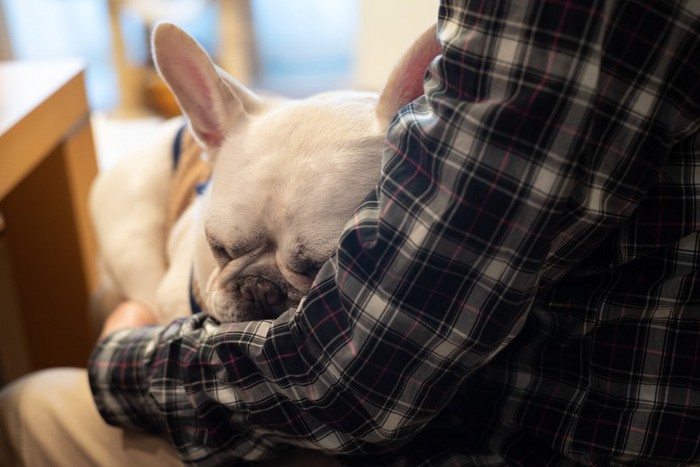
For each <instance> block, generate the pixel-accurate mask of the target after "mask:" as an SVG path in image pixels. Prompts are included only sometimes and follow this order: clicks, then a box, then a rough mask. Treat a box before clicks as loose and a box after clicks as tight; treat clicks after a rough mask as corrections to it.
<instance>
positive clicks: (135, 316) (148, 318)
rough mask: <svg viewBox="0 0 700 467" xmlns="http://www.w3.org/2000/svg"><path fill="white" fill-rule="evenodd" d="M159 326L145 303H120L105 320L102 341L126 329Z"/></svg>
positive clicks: (131, 301) (101, 335)
mask: <svg viewBox="0 0 700 467" xmlns="http://www.w3.org/2000/svg"><path fill="white" fill-rule="evenodd" d="M155 324H158V322H157V321H156V317H155V314H154V313H153V311H152V310H151V309H150V308H148V307H147V306H146V305H144V304H143V303H140V302H137V301H133V300H130V301H126V302H122V303H120V304H119V305H118V306H117V307H116V308H115V309H114V310H112V312H111V313H110V314H109V316H108V317H107V319H106V320H105V324H104V326H103V327H102V333H101V334H100V339H102V338H104V337H107V336H108V335H109V334H111V333H113V332H115V331H118V330H120V329H125V328H138V327H142V326H153V325H155Z"/></svg>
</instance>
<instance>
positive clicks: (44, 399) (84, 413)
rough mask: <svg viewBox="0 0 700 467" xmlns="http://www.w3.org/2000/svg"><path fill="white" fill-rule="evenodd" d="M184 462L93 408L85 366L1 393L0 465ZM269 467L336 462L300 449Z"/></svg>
mask: <svg viewBox="0 0 700 467" xmlns="http://www.w3.org/2000/svg"><path fill="white" fill-rule="evenodd" d="M17 465H24V466H38V467H54V466H67V467H68V466H70V467H81V466H106V467H113V466H114V467H118V466H128V467H139V466H146V467H160V466H176V465H178V466H180V465H182V464H181V463H180V461H179V460H178V457H177V453H176V451H175V449H174V448H172V447H171V446H170V445H169V444H168V443H167V442H166V441H164V440H163V439H161V438H159V437H156V436H152V435H149V434H146V433H143V432H129V431H124V430H121V429H119V428H115V427H112V426H109V425H107V424H106V423H105V422H104V421H103V420H102V418H101V417H100V415H99V414H98V412H97V409H96V408H95V405H94V402H93V400H92V395H91V394H90V387H89V384H88V378H87V373H86V371H85V370H79V369H72V368H71V369H68V368H59V369H52V370H45V371H41V372H38V373H34V374H32V375H29V376H28V377H25V378H22V379H20V380H18V381H16V382H14V383H13V384H11V385H10V386H8V387H7V388H5V389H3V391H2V392H0V466H2V467H5V466H17ZM264 465H266V466H273V465H274V466H288V467H292V466H333V465H337V464H336V463H335V461H333V460H332V459H331V458H328V457H324V456H322V455H320V454H316V453H311V452H300V453H299V454H298V455H297V456H294V458H288V459H285V461H284V462H281V461H275V462H270V463H265V464H264Z"/></svg>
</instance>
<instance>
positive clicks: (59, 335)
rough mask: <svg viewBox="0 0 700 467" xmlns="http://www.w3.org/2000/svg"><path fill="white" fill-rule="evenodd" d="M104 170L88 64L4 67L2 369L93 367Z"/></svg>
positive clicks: (0, 71) (10, 374) (7, 372)
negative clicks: (94, 203) (94, 198)
mask: <svg viewBox="0 0 700 467" xmlns="http://www.w3.org/2000/svg"><path fill="white" fill-rule="evenodd" d="M96 173H97V162H96V158H95V150H94V144H93V139H92V132H91V128H90V120H89V109H88V104H87V98H86V94H85V83H84V75H83V66H82V64H81V63H80V62H79V61H40V62H31V61H30V62H21V61H18V62H0V213H1V214H2V217H3V219H4V222H3V223H4V227H2V232H1V233H0V240H1V241H2V244H1V245H0V255H3V253H4V255H3V256H4V257H3V258H2V263H3V264H4V265H5V267H4V268H3V269H2V270H1V271H0V319H2V324H0V371H2V374H3V378H4V379H5V380H6V381H7V380H11V379H14V378H15V377H17V376H20V375H21V374H24V373H27V372H28V371H31V370H36V369H39V368H46V367H52V366H65V365H70V366H84V364H85V362H86V360H87V358H88V356H89V352H90V349H91V347H92V344H93V331H92V329H91V325H90V316H89V296H90V293H91V292H92V290H93V289H94V286H95V281H96V271H95V260H94V252H95V242H94V238H93V234H92V230H91V227H90V224H89V220H88V215H87V194H88V190H89V187H90V183H91V182H92V179H93V178H94V176H95V174H96Z"/></svg>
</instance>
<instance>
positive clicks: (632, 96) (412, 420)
mask: <svg viewBox="0 0 700 467" xmlns="http://www.w3.org/2000/svg"><path fill="white" fill-rule="evenodd" d="M697 14H698V9H697V7H696V6H693V4H692V2H689V3H687V4H681V3H680V2H679V4H673V2H665V3H664V5H662V6H661V5H650V3H649V2H641V1H639V2H634V1H630V2H622V1H621V2H595V1H590V2H563V1H555V0H550V1H532V2H500V1H481V2H466V1H463V2H460V1H444V2H442V4H441V7H440V14H439V22H438V35H439V39H440V41H441V43H442V46H443V51H444V53H443V55H442V56H441V57H440V58H439V59H437V60H435V61H434V62H433V63H432V65H431V67H430V70H429V72H428V73H427V75H426V82H425V97H424V98H422V99H420V100H418V101H416V102H414V103H413V104H411V105H410V106H408V107H406V108H404V109H403V110H402V112H400V114H399V116H398V117H397V118H396V119H395V121H394V122H393V124H392V126H391V128H390V130H389V134H388V137H387V141H386V147H385V150H384V153H383V164H382V177H381V181H380V183H379V185H378V187H377V189H376V190H375V191H374V192H373V193H371V194H370V195H369V196H368V197H367V199H366V200H365V202H364V203H363V204H362V205H361V206H360V207H359V208H358V210H357V211H356V214H355V216H354V218H353V219H352V220H351V221H350V222H349V223H348V225H347V227H346V229H345V232H344V234H343V236H342V238H341V240H340V244H339V248H338V251H337V254H336V255H335V256H334V257H333V258H331V260H330V261H329V262H327V263H326V264H325V265H324V267H323V268H322V270H321V272H320V273H319V276H318V278H317V280H316V282H315V285H314V287H313V288H312V290H311V291H310V293H309V294H308V296H307V297H306V298H305V300H304V301H303V302H302V304H301V305H300V307H299V308H298V309H297V310H290V311H288V312H287V313H285V314H283V315H282V316H281V317H280V318H279V319H277V320H275V321H274V322H270V321H261V322H251V323H234V324H226V325H221V326H217V325H216V324H215V323H213V322H212V321H211V320H209V319H207V318H205V317H202V316H195V317H193V318H191V319H189V320H186V321H182V322H178V323H175V324H173V325H171V326H169V327H167V328H165V329H162V330H157V331H156V330H153V331H152V333H151V334H150V336H149V335H146V334H136V333H120V334H118V335H115V336H113V337H112V338H110V339H109V340H107V341H106V342H104V343H103V344H102V345H101V346H100V347H98V348H97V350H96V352H95V353H94V355H93V360H92V362H91V366H90V372H91V376H92V384H93V388H94V391H95V397H96V399H97V401H98V406H99V407H100V409H101V411H102V413H103V414H105V415H106V416H107V417H108V418H109V419H110V420H112V421H114V422H116V423H119V424H125V425H126V424H129V425H131V424H134V423H135V424H139V425H142V426H151V427H164V430H166V431H167V433H168V435H169V436H170V439H171V440H172V442H173V443H174V445H175V446H176V447H177V448H178V449H179V450H180V453H181V455H182V457H183V460H185V461H186V462H193V463H198V464H201V465H220V464H224V463H227V462H229V463H230V462H234V461H235V459H247V460H254V459H260V458H263V457H265V456H267V455H270V454H271V453H274V452H275V451H276V450H279V449H281V446H283V445H286V444H291V445H296V446H305V447H310V448H314V449H322V450H325V451H327V452H330V453H336V454H345V455H352V456H376V457H375V458H386V456H389V457H391V456H394V457H393V459H394V460H395V461H396V462H399V461H397V460H396V459H399V457H400V456H398V455H396V454H395V453H396V452H401V453H403V454H402V455H408V454H407V453H410V452H415V451H416V450H417V449H419V446H421V445H420V442H419V441H420V440H421V439H423V438H421V434H422V433H429V432H430V431H431V430H430V429H431V427H434V424H435V423H436V422H437V421H438V420H446V419H447V418H449V416H447V415H446V412H445V409H446V407H448V404H452V403H453V402H454V401H455V399H456V397H455V395H456V394H459V393H460V391H461V390H462V389H461V388H464V385H465V384H469V382H470V381H472V380H477V378H482V377H483V375H484V374H485V373H488V371H486V372H485V371H483V370H484V369H488V368H491V366H490V364H491V365H492V366H493V368H505V369H502V373H499V375H501V379H500V380H499V381H502V382H503V384H502V385H501V387H508V388H510V389H513V388H515V387H516V386H517V385H518V384H520V383H523V381H525V382H526V383H527V384H526V386H527V389H528V390H530V391H532V390H535V389H533V388H537V389H539V388H548V387H550V386H549V385H555V387H557V388H558V387H560V385H561V384H563V383H562V381H564V380H566V381H567V384H568V381H570V380H576V381H579V382H580V384H581V388H580V389H581V390H582V391H583V388H584V387H585V385H586V384H587V383H586V382H585V377H584V376H583V373H582V374H581V375H579V374H575V375H572V372H574V368H578V366H577V365H581V362H580V361H577V360H576V356H575V355H574V357H572V358H573V359H574V361H575V363H576V365H573V364H572V365H570V366H569V367H567V368H565V369H562V370H561V371H560V373H557V375H558V376H557V377H559V378H561V380H557V379H556V378H554V379H551V378H550V376H547V377H546V378H545V379H542V380H538V379H537V377H538V375H539V376H540V377H542V378H544V376H542V375H540V374H539V373H537V372H535V373H528V374H525V373H523V372H522V371H520V370H519V369H518V368H517V367H510V368H509V367H507V365H505V364H502V362H501V363H499V361H497V359H499V357H500V356H501V354H505V353H506V352H505V351H504V349H506V350H507V349H508V348H512V347H513V346H514V344H513V342H514V340H515V339H518V338H519V337H521V336H519V333H521V331H522V330H523V329H526V328H527V329H528V330H530V329H532V327H533V326H534V325H533V322H534V321H532V319H530V314H531V313H533V309H537V310H540V309H542V307H543V306H544V305H545V303H544V301H543V300H542V297H543V295H544V293H545V292H546V291H547V290H551V289H552V288H555V287H556V285H557V284H558V283H559V282H560V281H561V280H562V278H564V277H571V276H572V275H574V276H575V275H577V274H592V272H595V271H598V270H601V269H605V268H613V267H616V266H618V265H619V264H620V262H625V261H627V260H631V259H634V258H636V257H638V255H641V254H643V252H641V250H634V251H632V250H626V251H627V252H628V254H627V256H624V255H620V256H615V257H611V258H606V259H605V261H602V262H598V263H591V262H587V259H589V258H593V257H595V255H593V253H594V252H599V251H600V250H599V248H600V247H601V242H602V241H603V240H604V239H606V240H607V239H614V238H617V237H616V233H619V231H620V228H621V226H624V225H626V223H629V222H633V221H634V216H635V215H637V212H636V210H637V209H638V207H639V206H640V204H642V202H643V200H644V199H645V197H647V196H648V195H649V193H650V190H652V187H654V186H655V183H656V182H657V181H658V180H659V177H660V174H661V173H662V168H663V167H664V166H665V164H666V163H667V162H668V159H669V154H671V148H672V147H674V145H675V144H676V143H677V142H678V141H681V140H683V139H684V138H685V139H687V138H688V137H690V136H692V135H693V134H695V133H696V132H697V131H698V126H699V124H700V117H699V114H700V112H699V111H698V108H699V106H698V89H697V82H699V81H700V80H698V79H697V76H698V74H697V72H698V65H697V64H698V63H700V61H698V60H695V59H697V58H698V39H697V34H698V20H697ZM640 51H645V52H643V53H642V52H640ZM688 57H691V58H688ZM693 57H694V58H693ZM692 72H694V73H695V74H694V75H693V74H692ZM689 74H690V76H695V78H693V79H690V78H688V75H689ZM691 146H692V144H691ZM696 150H697V149H696V148H695V146H693V149H691V150H690V152H688V154H692V153H693V151H696ZM695 154H696V153H695ZM682 164H689V162H688V159H683V162H682ZM665 180H666V179H665ZM696 180H697V179H696V178H693V177H691V179H690V182H688V184H689V185H692V186H693V188H692V190H690V189H689V190H690V192H692V193H696V191H693V190H696V189H697V188H698V187H697V186H696V185H693V184H697V183H698V182H697V181H696ZM679 183H681V182H679ZM684 183H685V182H684ZM688 206H691V211H692V209H696V210H697V206H696V205H695V204H689V205H688ZM696 212H697V211H696ZM683 213H687V211H683ZM684 215H685V214H684ZM689 216H690V217H691V218H692V220H691V224H690V226H688V225H686V224H683V226H682V228H681V227H678V230H676V231H674V233H673V234H672V236H676V237H674V238H675V239H676V240H677V239H679V238H681V237H682V236H684V235H689V234H690V233H691V232H692V231H693V229H695V230H697V228H698V227H697V225H696V224H693V222H695V223H696V220H695V219H694V217H692V215H691V214H689ZM684 219H687V218H686V217H684ZM683 222H686V220H684V221H683ZM677 224H678V223H675V224H673V226H677ZM657 225H658V223H657ZM669 226H671V224H669ZM660 229H661V227H659V229H657V231H660ZM661 230H663V229H661ZM667 232H670V230H664V235H665V234H666V233H667ZM661 236H662V234H661V233H659V239H658V240H657V241H658V242H661V241H662V240H661V239H660V237H661ZM625 240H629V239H628V238H625ZM673 240H674V239H673V238H671V239H666V240H664V241H666V242H667V243H668V242H672V241H673ZM625 245H626V246H628V245H629V244H628V243H626V244H625ZM689 254H690V253H689ZM692 254H695V255H697V249H696V250H695V253H692ZM692 254H691V256H692ZM697 259H698V258H697V256H695V260H697ZM675 260H677V261H681V262H683V264H686V263H687V261H688V260H687V257H683V258H682V259H679V258H676V259H675ZM606 261H607V262H606ZM616 261H617V263H616ZM669 261H671V262H672V261H674V259H670V260H669ZM669 264H670V263H669ZM695 264H696V265H697V264H698V263H697V262H696V263H695ZM671 269H672V268H669V269H668V270H671ZM652 273H654V272H652ZM583 283H585V282H583ZM693 284H694V283H693ZM616 285H618V284H613V283H605V282H604V283H603V284H602V285H598V284H597V283H596V287H598V288H593V287H591V288H590V289H588V290H589V291H590V290H596V291H597V292H598V293H599V294H600V295H601V296H603V295H604V294H605V293H607V292H609V291H610V290H612V287H614V286H616ZM606 287H610V288H609V289H606ZM697 291H698V289H697V288H694V286H693V287H690V288H685V289H683V294H680V293H678V294H676V295H674V298H673V300H675V302H674V303H675V306H676V307H677V308H676V309H679V310H680V309H685V308H684V307H685V306H686V304H687V303H689V302H690V300H691V299H692V298H693V297H695V298H697ZM654 293H655V294H656V296H655V299H650V300H649V301H648V302H647V303H644V304H642V305H640V307H641V308H640V310H642V311H641V312H640V313H652V314H653V312H654V310H655V309H656V308H655V307H656V306H657V305H658V303H660V302H664V300H666V298H665V297H666V295H664V294H667V293H670V292H668V290H666V289H663V290H662V289H659V290H658V291H655V292H654ZM583 294H585V291H584V292H583ZM626 297H627V298H630V297H631V296H630V295H627V296H626ZM660 297H661V298H662V299H659V298H660ZM696 303H697V302H696ZM645 307H646V308H645ZM590 310H592V312H593V313H595V312H596V309H595V307H594V306H591V308H590ZM534 319H536V320H538V321H536V322H538V323H539V322H542V323H545V324H546V326H544V325H543V326H544V327H542V328H541V329H539V328H537V329H538V332H542V333H545V332H550V333H551V334H549V335H547V334H537V338H536V339H535V338H532V339H533V342H534V341H535V340H537V339H545V340H547V339H549V340H551V341H555V340H556V339H558V338H559V337H560V336H557V335H555V334H554V332H555V328H556V327H557V326H561V322H560V321H556V320H557V319H559V318H556V317H550V318H548V319H550V320H551V322H550V321H548V320H547V319H544V318H542V317H541V316H539V315H538V317H537V318H534ZM562 319H563V318H562ZM598 321H599V320H598ZM598 321H596V320H595V319H590V320H589V321H586V322H585V324H586V325H588V326H594V324H595V323H597V322H598ZM552 323H554V324H552ZM582 326H583V325H582ZM528 335H529V334H528ZM601 335H603V334H601ZM146 337H149V338H146ZM567 338H568V337H567ZM521 344H522V339H520V341H518V345H521ZM543 348H544V347H543ZM548 349H549V347H548ZM523 355H525V354H523ZM527 355H528V356H529V354H527ZM696 356H697V355H696ZM543 358H544V357H543ZM535 360H536V359H535V358H534V357H533V358H532V361H535ZM543 361H544V360H543ZM497 363H498V365H501V366H498V365H497ZM522 368H525V367H522ZM569 368H571V370H569ZM582 371H583V370H582ZM584 373H585V372H584ZM577 378H578V379H577ZM538 383H541V384H538ZM637 389H639V388H637ZM519 390H520V389H519ZM504 391H505V390H504ZM513 391H515V389H513ZM513 394H515V392H513V393H509V394H508V395H507V396H505V395H504V399H503V404H504V406H505V407H506V408H508V409H509V410H512V411H513V412H514V413H519V412H518V409H517V407H518V405H517V404H518V403H517V402H514V401H517V400H518V399H517V397H516V396H515V395H513ZM518 394H526V392H525V390H524V389H523V390H521V391H520V392H519V393H518ZM692 394H693V397H695V395H697V392H694V393H692ZM628 397H630V399H632V400H633V399H634V397H633V396H629V395H628ZM632 403H633V402H632ZM543 405H544V406H546V404H543ZM476 406H477V407H476V409H478V404H476ZM499 407H500V406H499ZM540 408H541V407H540ZM476 409H475V410H476ZM499 410H505V409H499ZM567 410H568V412H564V411H563V412H561V414H560V418H558V419H557V418H556V417H552V419H551V420H549V422H550V423H551V426H544V427H543V426H538V428H537V429H536V430H535V433H536V434H538V435H542V436H545V435H546V436H550V435H551V436H552V437H553V438H556V437H557V436H560V437H561V438H566V437H567V436H568V435H570V432H569V431H567V430H568V429H569V428H567V427H568V425H565V423H564V422H563V421H562V420H564V419H565V418H564V417H565V416H576V414H577V412H576V409H575V408H573V409H570V408H569V409H567ZM132 412H133V415H129V413H132ZM475 413H476V411H475ZM494 413H495V412H494ZM572 413H573V414H574V415H571V414H572ZM443 415H446V417H447V418H445V417H443ZM448 415H449V414H448ZM484 417H485V418H484V419H488V420H491V421H494V420H495V423H497V422H498V420H500V419H499V418H498V417H496V416H494V415H493V413H490V414H488V415H485V416H484ZM541 421H542V420H541ZM472 423H473V424H474V425H475V426H480V425H479V423H481V422H480V421H478V420H476V419H474V420H472V419H469V418H466V419H464V420H463V421H462V422H461V425H460V426H462V427H464V426H467V425H469V424H472ZM508 423H510V424H511V425H508V426H512V425H513V424H515V422H514V421H513V420H512V419H509V422H508ZM448 425H449V424H448ZM450 426H451V425H450ZM630 426H631V425H630ZM557 430H562V432H561V433H560V432H558V431H557ZM452 431H453V432H455V431H454V430H452ZM458 431H459V430H458ZM442 433H443V434H445V433H448V431H447V430H444V431H443V432H442ZM459 433H462V432H461V431H459ZM552 433H555V435H556V436H555V435H552ZM464 436H467V435H466V434H465V435H464ZM473 436H475V438H474V439H477V438H478V439H479V442H480V443H486V442H485V441H484V440H483V439H482V438H479V436H482V437H483V436H485V434H484V433H481V434H479V435H478V436H476V435H473ZM447 438H448V436H447V435H445V436H444V437H443V438H439V437H435V438H434V439H433V440H432V443H433V444H430V445H422V448H423V449H424V450H428V451H430V450H431V449H432V451H433V455H434V457H433V458H432V460H431V461H430V462H428V461H425V460H424V462H426V464H430V465H434V462H436V458H437V457H439V456H440V455H443V454H444V453H445V452H447V451H449V450H450V449H457V450H462V451H464V450H465V449H467V448H465V447H464V446H465V443H464V442H463V440H462V442H461V444H459V441H458V442H456V443H455V444H453V445H451V446H448V447H445V446H444V445H445V444H447V441H445V440H446V439H447ZM557 439H558V438H557ZM466 444H468V443H466ZM487 444H488V443H487ZM545 444H547V443H545ZM551 444H552V445H553V444H554V442H552V443H551ZM458 445H459V447H455V446H458ZM482 446H483V444H482ZM440 449H443V450H444V451H440V452H441V453H443V454H440V455H438V454H436V453H437V451H439V450H440ZM495 449H496V448H495V447H494V446H493V445H489V447H488V449H487V451H488V453H487V454H485V457H483V458H482V459H481V461H479V462H477V461H475V460H474V459H475V457H468V459H470V460H466V461H465V460H464V458H461V459H462V463H463V464H464V463H466V464H469V463H472V464H477V465H480V464H481V463H483V464H484V465H490V464H489V462H490V461H489V459H491V460H492V461H493V465H506V464H507V462H505V461H503V462H502V463H501V464H498V462H497V461H495V460H493V459H495V457H493V456H495V454H493V453H494V452H495V451H494V450H495ZM472 454H473V453H472ZM474 455H475V454H474ZM383 456H384V457H383ZM435 456H437V457H435ZM489 456H492V457H489ZM419 457H420V456H418V457H416V458H415V459H414V460H413V461H412V462H418V463H419V462H421V461H419V460H416V459H418V458H419ZM448 457H449V455H448V454H444V457H442V458H441V459H442V460H443V461H444V460H445V459H447V458H448ZM496 457H497V456H496ZM361 458H364V459H367V457H361ZM423 459H426V458H425V457H424V458H423ZM482 461H483V462H482ZM384 465H389V463H388V461H386V462H384ZM531 465H545V464H544V463H541V464H531ZM547 465H552V464H547Z"/></svg>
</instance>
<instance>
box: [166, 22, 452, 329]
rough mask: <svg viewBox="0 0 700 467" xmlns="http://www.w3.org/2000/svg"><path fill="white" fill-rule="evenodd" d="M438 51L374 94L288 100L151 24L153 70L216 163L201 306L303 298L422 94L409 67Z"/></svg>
mask: <svg viewBox="0 0 700 467" xmlns="http://www.w3.org/2000/svg"><path fill="white" fill-rule="evenodd" d="M424 36H428V38H427V39H426V38H424V39H423V42H425V43H430V44H436V43H435V40H434V36H431V35H430V34H424ZM415 48H416V47H415V46H414V49H415ZM438 50H439V48H438V47H437V46H436V45H433V46H432V47H426V46H425V44H423V45H422V46H421V48H420V52H421V53H414V55H416V57H414V58H415V59H414V60H413V61H411V63H409V64H405V68H406V70H405V73H403V75H402V76H395V75H396V73H397V72H395V73H394V76H393V81H394V84H393V85H391V82H392V80H390V84H389V85H387V88H386V89H385V90H384V91H383V92H382V95H381V96H377V95H375V94H373V93H362V92H349V91H347V92H331V93H325V94H320V95H317V96H313V97H310V98H306V99H303V100H284V99H278V98H263V97H260V96H258V95H256V94H254V93H252V92H251V91H250V90H248V89H246V88H245V87H243V86H242V85H241V84H240V83H238V82H236V81H235V80H234V79H233V78H231V77H230V76H228V75H227V74H225V73H224V72H222V71H220V70H218V69H217V68H215V66H214V65H213V64H212V62H211V60H210V59H209V57H208V56H207V55H206V53H205V52H204V51H203V50H202V49H201V48H200V47H199V46H198V45H197V44H196V43H195V42H194V41H193V40H192V39H191V38H190V37H189V36H187V35H186V34H185V33H184V32H183V31H181V30H180V29H178V28H176V27H175V26H173V25H169V24H162V25H159V26H158V27H157V28H156V31H155V33H154V51H155V58H156V62H157V64H158V68H159V71H160V72H161V75H162V76H163V77H164V79H165V81H166V82H167V83H168V85H169V86H170V88H171V89H172V90H173V92H174V93H175V96H176V97H177V99H178V102H179V104H180V106H181V108H182V109H183V111H184V113H185V114H186V115H187V117H188V120H189V123H190V128H191V130H192V132H193V134H194V135H195V136H196V137H197V139H198V140H199V141H200V142H201V143H202V145H203V146H204V147H205V148H206V152H207V155H208V158H209V159H210V161H211V163H212V164H213V176H212V180H211V182H210V184H209V186H208V188H207V190H206V192H205V194H204V195H203V198H202V200H201V201H202V202H201V204H200V206H198V215H197V219H198V224H199V225H197V226H196V227H195V228H196V236H197V240H196V254H195V266H194V275H195V280H196V281H197V282H198V284H199V287H200V290H201V292H202V293H201V295H202V298H203V301H204V305H205V308H206V311H207V312H209V313H210V314H212V315H213V316H214V317H216V318H217V319H219V320H220V321H247V320H254V319H267V318H275V317H277V316H278V315H279V314H280V313H282V312H283V311H285V310H287V309H289V308H291V307H294V306H296V305H297V304H298V303H299V301H300V300H301V298H302V297H303V296H304V295H305V294H306V293H307V292H308V290H309V288H310V287H311V284H312V282H313V279H314V277H315V275H316V273H317V272H318V270H319V268H320V267H321V265H322V264H323V263H324V262H325V261H326V260H327V259H328V258H329V257H330V255H331V254H332V253H333V251H334V250H335V248H336V247H337V243H338V238H339V235H340V232H341V230H342V228H343V226H344V225H345V224H346V222H348V220H349V219H350V218H351V215H352V212H353V210H354V209H355V208H356V207H357V206H358V204H359V203H360V202H361V201H362V199H363V198H364V197H365V196H366V195H367V194H368V193H369V191H370V190H371V189H372V188H373V187H374V185H375V184H376V182H377V180H378V179H379V175H380V162H381V151H382V146H383V143H384V136H385V133H386V128H387V126H388V123H389V120H390V119H391V118H392V117H393V115H394V113H395V112H396V111H397V110H398V108H400V107H401V106H402V105H404V104H405V103H407V102H409V101H410V100H413V99H414V98H415V97H417V95H414V94H416V93H415V92H412V93H411V92H407V89H409V88H410V87H411V86H412V87H413V88H415V89H417V90H422V86H420V85H418V86H417V85H416V83H409V82H408V81H407V80H406V79H404V77H405V75H406V74H411V72H413V75H415V74H416V73H415V72H414V68H416V67H421V66H422V70H425V67H426V65H427V62H428V61H429V60H430V59H432V58H433V57H434V56H435V55H436V54H437V51H438ZM428 55H430V57H428ZM418 59H420V60H418ZM404 61H406V59H404ZM418 61H420V62H421V63H416V62H418ZM422 76H423V71H421V72H420V73H419V74H418V79H419V81H420V83H421V84H422ZM414 80H415V78H414ZM418 94H420V92H418Z"/></svg>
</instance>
